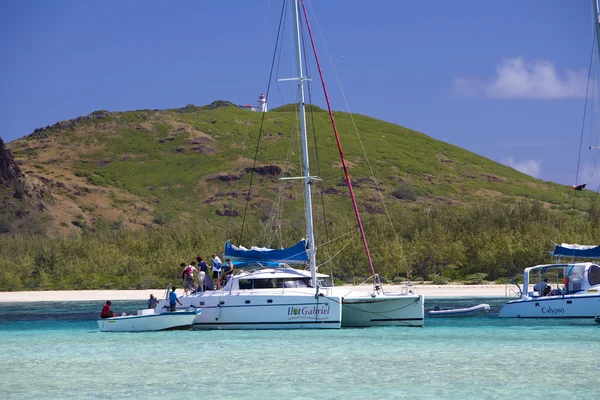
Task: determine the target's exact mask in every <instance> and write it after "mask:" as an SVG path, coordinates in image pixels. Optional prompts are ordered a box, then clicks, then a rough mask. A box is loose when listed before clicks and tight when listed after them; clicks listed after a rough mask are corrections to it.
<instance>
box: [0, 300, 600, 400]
mask: <svg viewBox="0 0 600 400" xmlns="http://www.w3.org/2000/svg"><path fill="white" fill-rule="evenodd" d="M483 302H486V303H489V304H491V305H492V312H491V313H490V314H489V316H487V317H480V318H471V319H426V322H425V325H426V326H425V328H422V329H421V328H396V327H390V328H368V329H342V330H335V331H308V330H306V331H211V332H200V331H185V332H184V331H172V332H155V333H100V332H98V328H97V324H96V317H97V315H98V314H99V312H100V308H101V306H102V303H103V302H61V303H51V302H48V303H4V304H2V303H0V365H2V367H3V370H2V379H1V381H0V397H1V398H3V399H26V398H38V399H51V398H60V399H69V398H78V399H79V398H89V399H105V398H119V399H120V398H131V399H148V398H156V399H175V398H177V399H182V398H191V397H192V396H193V398H210V399H242V398H243V399H261V400H264V399H288V398H289V399H292V398H293V399H355V398H356V399H367V398H368V399H401V398H419V399H459V398H461V399H462V398H467V399H508V398H517V397H523V398H527V399H547V398H551V397H560V398H570V399H575V398H580V399H581V398H597V396H598V393H600V340H598V339H599V337H600V324H595V323H594V322H593V321H591V322H583V321H575V320H573V321H566V322H564V321H563V322H560V321H543V320H513V319H499V318H497V312H498V309H499V307H500V305H501V304H502V303H503V300H500V299H498V300H490V299H485V300H483V299H479V300H477V299H475V300H473V299H469V300H460V299H453V300H427V302H426V308H427V310H429V309H432V308H433V307H434V306H436V305H437V306H443V307H454V306H471V305H475V304H478V303H483ZM143 304H144V302H131V301H129V302H119V301H114V302H113V307H112V308H113V309H114V310H116V311H117V312H119V313H120V312H122V311H128V312H129V311H134V310H136V309H137V308H138V307H143Z"/></svg>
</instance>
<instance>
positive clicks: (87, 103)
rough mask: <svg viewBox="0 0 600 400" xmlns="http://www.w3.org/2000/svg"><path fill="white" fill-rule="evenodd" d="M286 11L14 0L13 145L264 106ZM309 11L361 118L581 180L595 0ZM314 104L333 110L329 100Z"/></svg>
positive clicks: (9, 94) (2, 97) (0, 41)
mask: <svg viewBox="0 0 600 400" xmlns="http://www.w3.org/2000/svg"><path fill="white" fill-rule="evenodd" d="M280 5H281V2H280V1H275V0H263V1H241V0H240V1H177V2H168V1H152V0H148V1H133V0H132V1H111V0H108V1H77V0H57V1H41V0H29V1H20V0H3V1H1V2H0V54H2V57H1V59H2V61H1V62H0V136H1V137H2V138H3V139H4V140H5V141H12V140H14V139H17V138H19V137H22V136H24V135H27V134H29V133H31V132H32V131H33V130H34V129H35V128H36V127H41V126H45V125H49V124H53V123H55V122H57V121H60V120H64V119H70V118H74V117H78V116H81V115H86V114H89V113H90V112H92V111H94V110H98V109H107V110H111V111H119V110H132V109H144V108H151V109H154V108H172V107H181V106H184V105H186V104H188V103H193V104H196V105H203V104H207V103H210V102H212V101H213V100H217V99H224V100H230V101H232V102H234V103H237V104H245V103H254V102H255V100H256V98H257V95H258V94H259V93H261V92H264V91H265V90H266V85H267V78H268V73H269V68H270V63H271V55H272V51H273V45H274V41H275V34H276V30H277V24H278V18H279V13H280ZM307 6H308V7H309V12H312V11H310V10H314V13H315V14H316V16H317V18H318V25H319V27H320V31H321V32H322V35H323V38H324V39H325V43H326V46H327V49H328V51H326V50H325V47H324V45H323V41H322V40H321V37H320V34H319V30H318V29H317V26H316V25H317V23H316V22H315V21H314V20H313V22H312V23H313V29H314V30H315V31H316V32H315V34H316V36H317V39H318V41H317V46H318V49H319V51H320V56H321V58H322V62H323V63H324V64H325V74H326V79H327V84H328V87H329V88H330V89H331V92H332V93H331V97H332V103H333V107H334V108H335V109H338V110H345V105H344V102H343V99H342V96H341V95H340V90H339V89H338V88H337V83H336V76H335V75H334V74H333V73H332V72H333V69H332V67H331V65H330V64H329V62H328V61H327V59H328V57H331V60H332V62H333V66H334V67H335V72H336V75H337V79H339V81H340V82H341V86H342V88H343V90H344V93H345V95H346V98H347V100H348V103H349V105H350V109H351V111H352V112H354V113H360V114H366V115H370V116H373V117H376V118H380V119H383V120H386V121H390V122H393V123H397V124H400V125H403V126H406V127H409V128H412V129H415V130H418V131H421V132H424V133H426V134H428V135H430V136H433V137H435V138H437V139H440V140H445V141H447V142H449V143H452V144H455V145H457V146H460V147H463V148H466V149H468V150H471V151H473V152H475V153H478V154H481V155H484V156H486V157H488V158H490V159H493V160H495V161H498V162H502V163H504V164H507V165H511V166H513V167H515V168H517V169H519V170H521V171H523V172H526V173H528V174H530V175H533V176H536V177H538V178H542V179H545V180H551V181H555V182H559V183H564V184H574V183H575V175H576V169H577V155H578V151H579V140H580V133H581V129H582V121H583V112H584V102H585V91H586V84H587V75H588V65H589V57H590V51H591V48H592V38H593V26H592V10H591V2H590V1H587V0H573V1H562V0H503V1H475V0H455V1H418V2H416V1H405V0H394V1H392V0H388V1H384V0H379V1H371V2H365V1H358V0H355V1H353V0H349V1H333V0H329V1H323V0H311V1H310V2H307ZM285 44H286V46H287V47H289V40H288V41H287V42H285ZM598 64H599V63H598V61H597V56H596V59H595V61H594V65H598ZM280 68H281V69H280V73H279V77H288V76H291V67H290V66H288V64H287V63H284V62H283V61H282V63H281V67H280ZM286 68H287V69H286ZM594 70H598V68H595V69H594ZM594 76H595V74H594ZM315 78H316V75H315ZM285 85H289V86H285ZM592 86H593V87H595V86H596V85H592ZM279 87H280V88H281V93H279V91H278V90H277V87H275V89H273V91H272V93H271V96H270V98H269V106H270V107H274V106H277V105H280V103H281V100H279V99H280V98H281V97H282V96H283V95H288V94H289V93H291V90H292V89H291V85H290V84H280V85H279ZM280 94H281V96H280ZM596 98H597V96H596ZM287 99H288V100H287V101H286V102H288V101H291V100H289V96H288V97H287ZM316 102H317V103H318V104H320V105H324V103H323V100H322V96H320V97H316ZM596 103H597V102H596V101H591V100H590V102H589V103H588V108H587V112H588V117H589V118H588V120H587V122H586V124H585V127H584V131H585V137H584V139H583V144H584V150H583V153H582V160H581V168H580V177H579V182H580V183H583V182H589V183H590V184H591V185H590V186H592V185H598V184H599V183H600V179H598V177H597V174H598V172H597V171H596V167H595V161H594V160H595V159H597V158H598V156H599V154H600V153H598V152H593V151H589V150H587V147H588V146H589V145H598V140H597V137H598V133H597V132H598V131H599V130H598V128H597V127H598V120H599V118H598V117H597V115H598V112H597V111H596V110H597V109H598V106H597V104H596ZM599 151H600V150H599ZM591 188H593V187H591Z"/></svg>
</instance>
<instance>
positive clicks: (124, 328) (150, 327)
mask: <svg viewBox="0 0 600 400" xmlns="http://www.w3.org/2000/svg"><path fill="white" fill-rule="evenodd" d="M200 314H201V311H200V309H195V310H191V311H188V310H180V311H173V312H169V311H165V312H155V311H154V310H152V309H145V310H139V311H138V313H137V315H123V316H120V317H112V318H103V319H99V320H98V328H100V331H101V332H146V331H167V330H187V329H190V328H191V327H192V324H193V323H194V320H195V319H196V317H197V316H198V315H200Z"/></svg>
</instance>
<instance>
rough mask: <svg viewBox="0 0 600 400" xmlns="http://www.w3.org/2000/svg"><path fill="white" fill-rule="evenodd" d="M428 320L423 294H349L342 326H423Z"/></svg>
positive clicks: (344, 303)
mask: <svg viewBox="0 0 600 400" xmlns="http://www.w3.org/2000/svg"><path fill="white" fill-rule="evenodd" d="M424 321H425V310H424V299H423V296H419V295H398V296H394V295H377V296H375V297H370V296H369V297H366V296H345V297H343V299H342V327H369V326H410V327H422V326H423V325H424Z"/></svg>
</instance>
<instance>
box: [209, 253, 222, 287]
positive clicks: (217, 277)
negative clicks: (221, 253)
mask: <svg viewBox="0 0 600 400" xmlns="http://www.w3.org/2000/svg"><path fill="white" fill-rule="evenodd" d="M212 258H213V266H212V269H213V275H212V277H213V283H214V284H215V285H216V286H217V290H219V289H221V265H222V264H223V263H222V262H221V259H220V258H219V257H218V256H217V255H216V254H215V253H213V254H212Z"/></svg>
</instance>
